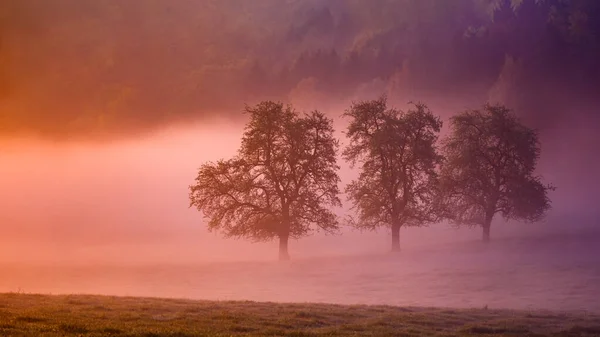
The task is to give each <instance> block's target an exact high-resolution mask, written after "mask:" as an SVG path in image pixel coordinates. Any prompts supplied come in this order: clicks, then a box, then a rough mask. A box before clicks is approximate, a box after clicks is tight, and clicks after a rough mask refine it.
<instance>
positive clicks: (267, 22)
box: [0, 0, 600, 139]
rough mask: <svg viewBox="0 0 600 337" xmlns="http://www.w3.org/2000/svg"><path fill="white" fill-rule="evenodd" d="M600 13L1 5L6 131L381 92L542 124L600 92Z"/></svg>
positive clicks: (17, 1) (589, 1)
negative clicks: (491, 107) (498, 106)
mask: <svg viewBox="0 0 600 337" xmlns="http://www.w3.org/2000/svg"><path fill="white" fill-rule="evenodd" d="M599 16H600V2H598V1H595V0H453V1H444V0H372V1H361V0H327V1H322V0H302V1H295V0H285V1H282V0H264V1H245V0H203V1H192V0H181V1H177V2H173V1H169V0H147V1H144V2H143V5H141V3H140V2H139V1H119V0H102V1H96V0H53V1H45V0H5V1H2V2H1V3H0V128H1V130H0V134H1V135H2V136H8V135H14V134H19V133H34V134H37V135H40V136H42V137H46V138H65V137H66V138H69V139H71V138H74V139H77V138H85V137H89V136H90V135H92V134H100V135H110V136H111V137H112V136H115V135H118V136H121V137H128V136H131V135H135V134H137V133H138V132H145V131H149V130H155V129H157V128H160V127H162V126H164V125H166V124H172V123H180V122H186V121H190V120H202V118H207V117H211V116H232V117H233V118H238V115H237V114H238V111H239V107H240V106H242V105H243V103H246V102H248V103H256V102H259V101H261V100H265V99H273V100H283V101H290V100H291V101H298V102H303V101H318V102H319V104H320V105H321V106H323V107H327V105H328V104H333V103H335V102H347V101H349V100H351V99H356V98H363V97H366V96H368V95H370V94H372V93H374V92H375V93H377V94H380V93H381V92H385V93H386V94H387V95H388V96H389V98H390V101H392V102H402V103H405V102H406V101H408V100H413V99H417V100H424V101H428V102H432V101H434V100H454V101H458V102H466V103H468V104H469V105H473V103H476V104H477V105H478V104H480V103H483V102H486V101H490V102H501V103H503V104H506V105H507V106H510V107H511V108H514V109H515V110H516V111H519V113H520V117H521V118H523V119H524V121H526V122H527V123H531V125H532V126H534V127H539V128H543V127H547V126H549V125H552V124H553V123H557V122H559V121H560V120H561V119H562V118H566V116H565V113H564V111H566V109H565V108H566V107H576V108H582V109H583V108H589V107H590V106H592V105H593V104H594V103H597V101H598V99H599V97H600V95H597V88H598V83H599V79H600V69H598V67H596V66H595V65H596V60H598V59H599V58H600V49H599V42H600V40H599V35H598V34H599V33H600V17H599Z"/></svg>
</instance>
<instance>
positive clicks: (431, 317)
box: [0, 293, 600, 337]
mask: <svg viewBox="0 0 600 337" xmlns="http://www.w3.org/2000/svg"><path fill="white" fill-rule="evenodd" d="M0 335H2V336H131V337H133V336H145V337H150V336H172V337H175V336H177V337H185V336H353V335H360V336H456V337H458V336H536V337H537V336H557V337H558V336H561V337H567V336H573V337H575V336H598V335H600V316H598V315H592V314H588V315H582V314H565V313H563V314H557V313H552V312H531V311H509V310H489V309H485V308H482V309H435V308H417V307H393V306H365V305H354V306H343V305H330V304H329V305H328V304H308V303H305V304H281V303H280V304H277V303H266V302H265V303H260V302H214V301H193V300H181V299H158V298H135V297H112V296H90V295H62V296H58V295H55V296H52V295H29V294H17V293H6V294H0Z"/></svg>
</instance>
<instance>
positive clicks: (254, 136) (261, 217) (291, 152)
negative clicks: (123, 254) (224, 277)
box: [190, 101, 341, 260]
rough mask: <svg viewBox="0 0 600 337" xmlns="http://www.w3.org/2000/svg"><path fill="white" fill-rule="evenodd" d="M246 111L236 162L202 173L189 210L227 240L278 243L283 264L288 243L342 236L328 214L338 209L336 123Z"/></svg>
mask: <svg viewBox="0 0 600 337" xmlns="http://www.w3.org/2000/svg"><path fill="white" fill-rule="evenodd" d="M245 112H246V113H247V114H249V115H250V121H249V122H248V124H247V125H246V128H245V132H244V135H243V138H242V144H241V147H240V149H239V151H238V154H237V156H235V157H234V158H232V159H230V160H220V161H218V162H217V163H206V164H204V165H202V167H200V169H199V172H198V176H197V177H196V183H195V184H194V185H192V186H190V206H194V207H196V208H197V209H198V210H199V211H202V212H203V213H204V215H205V216H206V217H207V218H208V219H209V223H208V227H209V229H210V230H221V231H222V232H224V234H225V236H227V237H243V238H249V239H253V240H257V241H266V240H272V239H274V238H279V258H280V259H281V260H287V259H289V254H288V240H289V238H299V237H302V236H305V235H307V234H308V233H309V232H310V231H311V230H312V229H313V228H314V227H318V228H320V229H322V230H324V231H326V232H335V231H336V230H337V229H338V221H337V218H336V216H335V215H334V213H333V212H332V211H331V209H330V206H341V204H340V200H339V198H338V194H339V188H338V182H339V177H338V174H337V170H338V169H339V167H338V166H337V164H336V154H337V149H338V146H339V145H338V141H337V139H335V138H334V136H333V132H334V130H333V121H332V120H331V119H328V118H327V117H325V115H324V114H323V113H321V112H318V111H313V112H311V113H310V114H305V115H304V116H300V115H299V113H298V112H296V111H295V110H293V108H292V107H291V106H287V107H284V106H283V104H281V103H275V102H271V101H265V102H261V103H259V104H258V105H256V106H254V107H248V106H247V107H246V109H245Z"/></svg>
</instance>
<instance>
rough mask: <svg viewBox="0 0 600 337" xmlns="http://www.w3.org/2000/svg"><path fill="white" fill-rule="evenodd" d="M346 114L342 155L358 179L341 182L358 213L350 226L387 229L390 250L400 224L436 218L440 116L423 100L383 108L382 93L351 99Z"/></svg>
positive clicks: (395, 248)
mask: <svg viewBox="0 0 600 337" xmlns="http://www.w3.org/2000/svg"><path fill="white" fill-rule="evenodd" d="M345 116H347V117H350V118H351V122H350V125H349V126H348V130H347V136H348V138H349V139H350V144H349V145H348V147H346V148H345V149H344V152H343V156H344V158H345V159H346V160H347V161H349V162H350V164H351V166H352V167H354V166H355V165H356V163H360V174H359V177H358V179H356V180H354V181H352V182H351V183H350V184H349V185H348V186H347V187H346V193H348V199H349V201H351V202H352V205H353V208H354V209H355V210H356V211H357V213H358V219H357V220H354V219H351V222H352V224H353V225H354V226H356V227H358V228H361V229H368V230H375V229H377V228H379V227H382V226H386V227H391V229H392V251H394V252H398V251H400V228H401V227H403V226H423V225H426V224H427V223H430V222H433V221H435V219H436V216H435V212H434V210H433V201H434V196H435V193H436V192H435V190H436V185H437V174H436V171H435V169H436V166H437V165H438V164H439V163H440V161H441V157H440V156H439V155H438V153H437V149H436V146H435V143H436V141H437V138H438V133H439V131H440V129H441V127H442V122H441V120H440V119H439V118H438V117H436V116H434V115H433V114H432V113H431V112H430V111H429V109H428V108H427V107H426V106H425V105H424V104H415V105H414V108H413V109H412V110H408V111H407V112H402V111H399V110H396V109H393V108H391V109H388V107H387V98H386V97H385V96H382V97H380V98H379V99H377V100H371V101H362V102H358V103H353V104H352V106H351V107H350V109H349V110H348V111H346V113H345Z"/></svg>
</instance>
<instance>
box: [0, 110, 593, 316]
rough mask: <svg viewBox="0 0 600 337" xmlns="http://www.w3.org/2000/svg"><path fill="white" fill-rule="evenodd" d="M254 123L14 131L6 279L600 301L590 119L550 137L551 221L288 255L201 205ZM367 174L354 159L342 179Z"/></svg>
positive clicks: (533, 303)
mask: <svg viewBox="0 0 600 337" xmlns="http://www.w3.org/2000/svg"><path fill="white" fill-rule="evenodd" d="M340 112H341V110H339V109H338V110H335V111H332V112H330V115H331V116H334V117H335V116H339V114H340ZM344 123H345V121H343V120H341V119H339V118H337V119H336V128H337V132H338V136H339V137H340V138H342V136H343V134H342V133H341V130H342V129H343V126H344V125H345V124H344ZM242 129H243V121H240V122H231V121H229V120H214V121H211V122H209V123H204V124H202V123H198V124H192V125H189V126H187V127H181V126H177V127H172V128H165V129H163V130H162V131H159V132H155V133H151V134H147V135H145V136H144V137H138V138H132V139H129V140H118V141H113V142H109V143H106V142H97V143H93V142H64V141H62V142H48V141H44V140H39V139H37V140H36V139H25V138H21V139H13V140H11V141H4V142H3V143H2V156H1V157H0V158H1V159H0V160H1V163H0V186H2V187H3V188H2V189H1V190H0V200H1V201H2V212H0V223H1V225H0V268H1V274H0V275H1V276H0V291H25V292H35V293H39V292H41V293H100V294H114V295H140V296H160V297H163V296H165V297H186V298H199V299H249V300H261V301H302V302H304V301H316V302H334V303H368V304H381V303H384V304H397V305H419V306H429V305H431V306H455V307H456V306H458V307H473V306H484V305H489V306H493V307H510V308H546V309H556V310H599V309H600V308H599V307H598V305H597V303H594V302H593V301H592V302H590V301H589V296H591V295H592V294H596V293H598V291H600V289H599V288H598V284H600V282H598V281H600V268H599V267H598V266H600V264H599V263H598V262H599V260H598V258H599V254H598V253H599V251H598V247H597V246H598V245H597V242H598V240H599V239H600V235H599V234H598V231H597V228H598V227H597V223H596V222H595V219H596V217H597V210H595V209H594V207H593V198H592V196H593V194H592V193H593V192H594V191H595V190H596V189H597V188H598V185H597V182H596V181H595V180H588V179H590V177H591V175H592V174H593V172H594V171H595V169H596V168H597V163H595V162H590V161H588V165H584V160H586V159H584V158H582V157H581V156H580V155H578V154H577V153H573V152H571V151H570V149H572V148H574V147H577V148H580V149H584V148H585V146H590V147H592V144H590V143H589V142H588V139H587V138H586V137H588V136H589V135H587V133H586V129H585V128H582V126H581V125H574V126H573V128H572V129H570V128H568V127H562V128H561V130H562V131H560V132H562V133H563V134H559V133H557V132H559V131H557V130H554V131H552V130H549V131H547V133H550V132H551V131H552V136H551V137H548V136H545V137H544V138H545V139H546V143H544V144H543V145H544V146H543V155H542V160H541V165H540V171H541V173H543V174H544V176H545V177H546V178H548V179H549V180H550V181H552V183H554V184H556V185H558V186H559V189H558V190H557V191H556V192H554V193H553V194H552V195H551V198H552V200H553V205H554V208H553V210H552V211H551V212H550V214H549V215H548V217H547V219H546V220H545V221H544V222H542V223H537V224H522V223H517V222H515V223H504V222H503V221H502V220H501V219H500V218H498V219H497V220H496V221H495V222H494V226H493V227H492V236H493V240H494V241H493V242H492V244H491V245H490V246H489V247H486V246H484V245H482V244H481V243H480V242H479V239H480V229H478V228H475V229H468V228H463V229H460V230H458V229H455V228H452V227H450V226H449V225H448V224H445V223H441V224H436V225H432V226H431V227H429V228H403V229H402V231H401V244H402V247H403V252H402V253H400V254H398V255H390V254H388V248H389V240H390V238H389V233H388V232H387V231H386V230H381V231H380V232H375V233H373V232H363V233H361V232H358V231H355V230H352V229H348V228H345V229H343V230H342V233H341V235H338V236H330V235H324V234H323V233H319V232H316V233H314V234H313V235H312V236H309V237H307V238H304V239H301V240H297V241H292V242H291V246H290V252H291V255H292V259H293V260H292V262H290V263H280V262H276V261H275V258H276V249H277V247H276V242H270V243H251V242H247V241H244V240H235V239H224V238H222V237H221V236H220V235H219V233H210V232H208V230H207V229H206V224H205V221H204V219H203V218H202V215H201V214H200V213H199V212H198V211H196V210H195V209H193V208H188V195H187V193H188V185H189V184H191V183H192V182H193V179H194V177H195V174H196V170H197V168H198V166H199V165H200V164H202V163H203V162H205V161H210V160H216V159H219V158H227V157H230V156H232V155H233V154H235V151H236V149H237V147H238V145H239V140H240V137H241V132H242ZM575 131H576V132H575ZM590 132H591V130H590ZM543 135H544V134H543ZM557 138H559V139H560V142H553V141H552V139H557ZM561 144H562V146H559V145H561ZM586 144H587V145H586ZM342 145H343V138H342ZM354 174H355V172H354V171H353V170H350V169H349V168H348V166H347V165H344V164H343V165H342V171H341V177H342V185H343V184H345V183H347V182H348V181H349V180H350V179H351V178H352V177H353V176H354ZM337 212H338V214H340V215H343V214H345V212H348V210H347V209H339V210H337Z"/></svg>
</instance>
